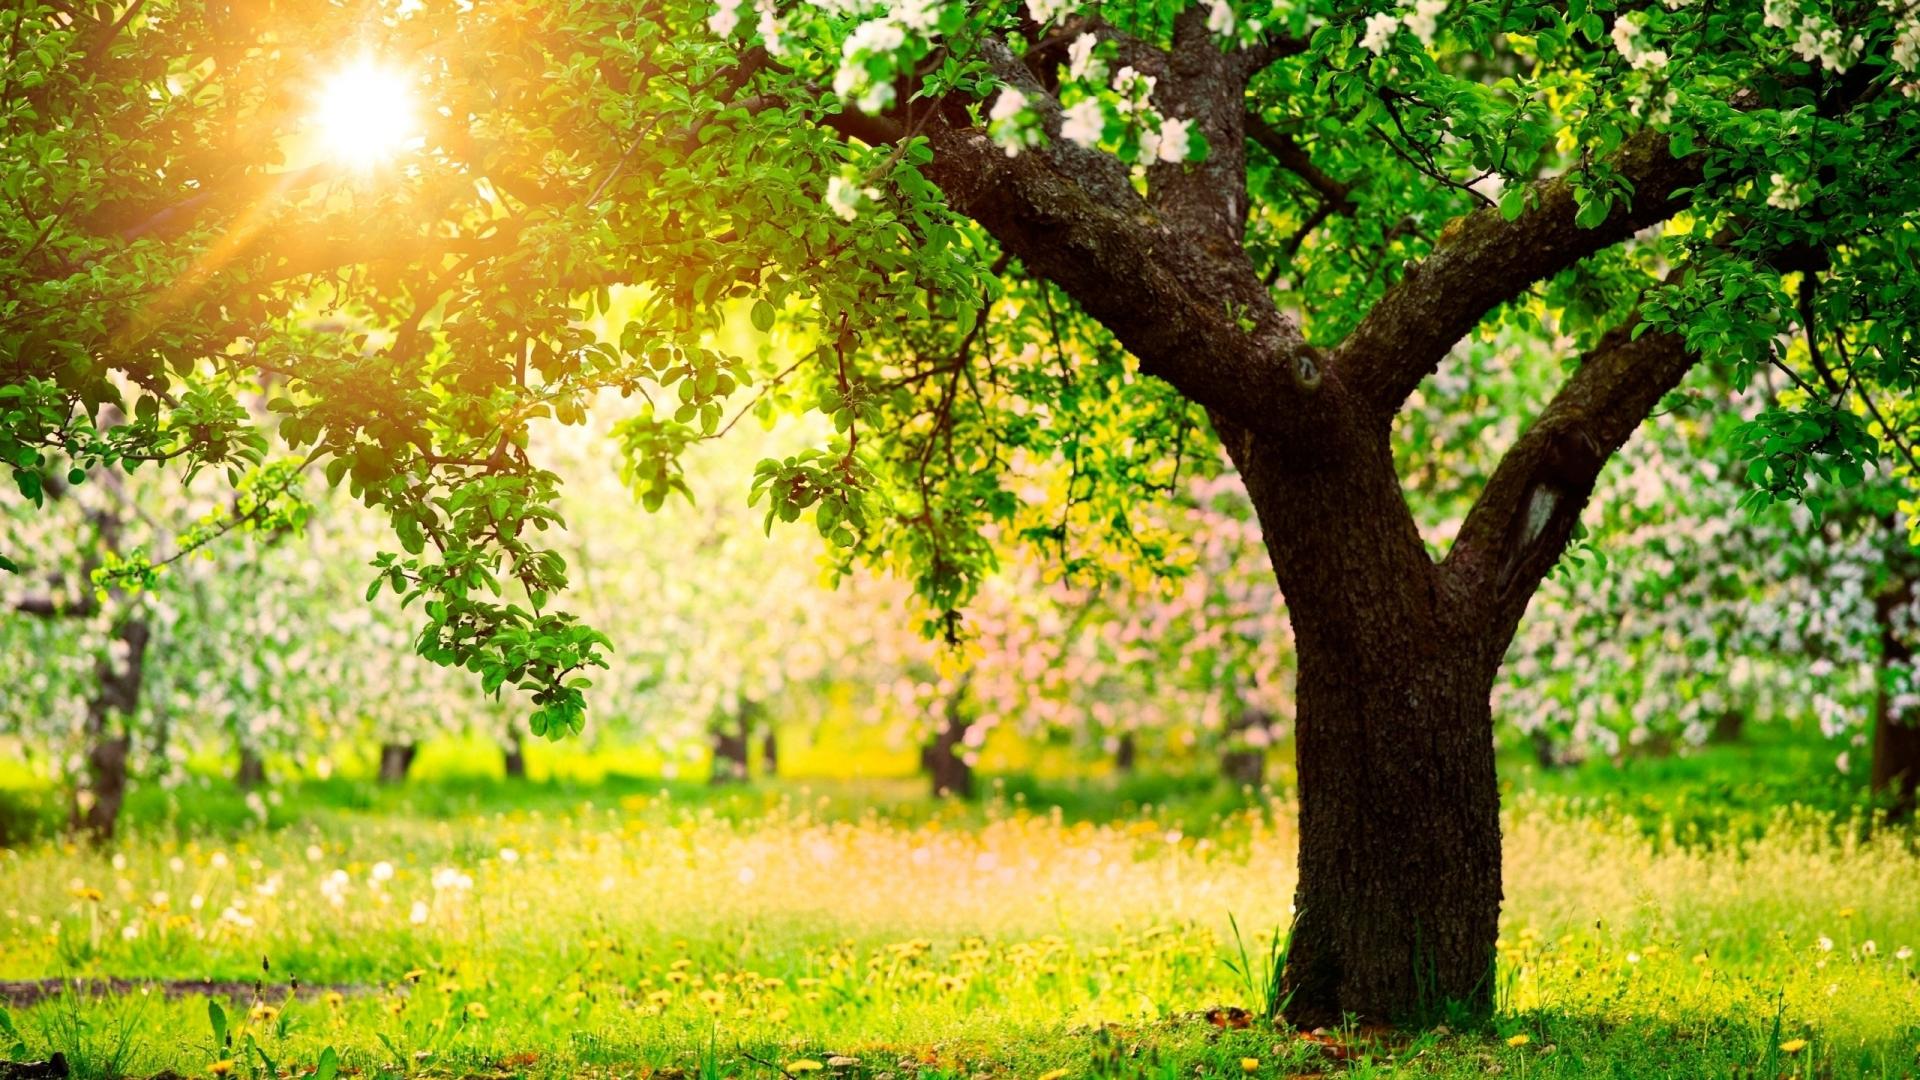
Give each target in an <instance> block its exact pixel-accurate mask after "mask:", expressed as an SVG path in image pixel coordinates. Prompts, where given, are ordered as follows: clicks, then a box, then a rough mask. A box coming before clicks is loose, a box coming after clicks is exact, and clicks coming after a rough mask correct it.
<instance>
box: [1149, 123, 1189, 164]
mask: <svg viewBox="0 0 1920 1080" xmlns="http://www.w3.org/2000/svg"><path fill="white" fill-rule="evenodd" d="M1192 127H1193V121H1191V120H1176V119H1174V118H1173V117H1171V116H1169V117H1167V118H1166V119H1165V120H1163V121H1161V122H1160V144H1159V146H1158V147H1157V151H1158V154H1159V157H1160V160H1161V161H1167V162H1180V161H1185V160H1187V154H1188V153H1189V151H1190V150H1191V149H1192V146H1191V140H1190V137H1189V130H1190V129H1191V128H1192Z"/></svg>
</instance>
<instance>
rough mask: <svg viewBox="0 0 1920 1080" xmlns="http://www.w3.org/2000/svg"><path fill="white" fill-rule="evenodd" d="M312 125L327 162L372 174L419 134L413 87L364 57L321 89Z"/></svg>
mask: <svg viewBox="0 0 1920 1080" xmlns="http://www.w3.org/2000/svg"><path fill="white" fill-rule="evenodd" d="M313 125H314V128H315V130H316V131H317V132H318V133H319V137H320V141H321V143H322V145H323V146H324V147H325V148H326V152H327V155H328V156H329V157H331V158H333V159H334V160H335V161H338V162H340V163H341V164H343V165H346V166H348V167H350V168H354V169H370V168H372V167H374V166H375V165H379V164H381V163H383V162H386V161H389V160H391V159H392V158H393V157H394V155H396V154H398V153H399V152H400V151H402V150H404V149H406V147H407V145H408V144H409V143H411V142H413V141H414V140H415V138H416V137H417V136H418V135H419V131H418V128H417V125H416V119H415V103H414V96H413V87H412V86H411V85H410V84H409V82H408V80H407V77H406V76H405V75H404V74H402V73H401V72H399V71H397V70H395V69H394V68H392V67H388V66H385V65H383V64H380V63H379V62H377V61H375V60H372V59H370V58H366V57H363V58H361V59H359V60H356V61H354V62H353V63H352V64H350V65H348V66H347V67H344V68H341V69H340V70H339V71H336V72H335V73H333V74H332V75H331V76H329V77H328V78H327V80H326V82H325V83H323V84H322V85H321V87H320V93H319V95H318V96H317V97H316V98H315V101H314V112H313Z"/></svg>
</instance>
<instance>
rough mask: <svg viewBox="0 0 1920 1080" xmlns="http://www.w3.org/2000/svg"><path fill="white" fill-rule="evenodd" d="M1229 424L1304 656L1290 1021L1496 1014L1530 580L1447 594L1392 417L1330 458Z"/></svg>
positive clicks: (1288, 977) (1315, 1023) (1297, 731)
mask: <svg viewBox="0 0 1920 1080" xmlns="http://www.w3.org/2000/svg"><path fill="white" fill-rule="evenodd" d="M1223 436H1224V438H1225V439H1226V441H1227V445H1228V447H1229V449H1231V450H1233V452H1234V456H1235V460H1236V462H1237V463H1238V464H1239V465H1240V471H1241V475H1242V476H1243V477H1244V478H1245V480H1246V483H1247V489H1248V494H1249V495H1250V496H1251V497H1252V499H1253V503H1254V507H1255V509H1256V510H1257V511H1258V512H1259V516H1260V523H1261V527H1262V530H1263V534H1264V536H1265V541H1266V544H1267V548H1268V552H1269V554H1270V555H1271V556H1272V560H1273V564H1274V570H1275V574H1276V576H1277V578H1278V580H1279V584H1280V588H1281V592H1282V594H1283V595H1284V597H1285V599H1286V604H1287V613H1288V617H1289V619H1290V620H1291V622H1292V623H1293V628H1294V639H1295V649H1296V653H1297V656H1298V659H1299V674H1298V677H1297V684H1296V691H1295V706H1296V717H1295V724H1294V740H1295V742H1294V745H1295V761H1296V767H1297V771H1298V777H1299V801H1300V857H1299V858H1300V874H1299V884H1298V886H1297V890H1296V892H1295V895H1294V918H1295V924H1294V931H1293V938H1292V943H1291V949H1290V952H1289V954H1288V962H1287V968H1286V971H1285V973H1284V976H1283V982H1284V986H1285V989H1286V992H1287V993H1288V994H1290V995H1291V996H1290V998H1289V1000H1288V1005H1287V1010H1286V1014H1287V1019H1288V1020H1290V1021H1292V1022H1293V1023H1295V1024H1297V1025H1300V1026H1303V1027H1309V1028H1311V1027H1322V1026H1332V1025H1337V1024H1340V1023H1342V1022H1344V1021H1345V1020H1347V1019H1348V1018H1349V1017H1356V1018H1359V1019H1361V1020H1365V1021H1387V1022H1408V1021H1412V1022H1423V1021H1431V1020H1432V1019H1434V1018H1436V1017H1463V1018H1470V1017H1479V1016H1485V1015H1487V1014H1488V1013H1490V1012H1491V1010H1492V1004H1493V990H1494V980H1493V976H1494V941H1495V938H1496V937H1497V936H1498V928H1499V919H1500V793H1499V787H1498V785H1497V783H1496V781H1495V776H1494V744H1493V717H1492V709H1491V705H1490V695H1491V692H1492V688H1493V679H1494V675H1495V673H1496V672H1497V671H1498V669H1499V663H1500V658H1501V656H1502V654H1503V653H1504V652H1505V649H1506V644H1507V642H1508V641H1509V640H1510V639H1511V636H1512V633H1513V628H1514V625H1515V624H1517V622H1518V619H1519V613H1520V611H1522V610H1524V607H1525V596H1524V595H1520V596H1517V597H1516V596H1515V595H1513V594H1512V593H1511V592H1501V593H1497V594H1495V595H1496V596H1497V597H1498V598H1499V599H1500V603H1501V604H1502V605H1504V606H1496V605H1494V604H1493V603H1474V602H1473V599H1474V598H1473V595H1472V594H1471V593H1469V592H1467V591H1466V590H1464V589H1463V590H1461V591H1460V593H1459V594H1457V595H1451V596H1450V595H1448V594H1447V592H1446V589H1447V587H1448V586H1447V580H1446V578H1445V576H1444V575H1443V574H1442V573H1441V571H1440V568H1439V567H1437V566H1436V565H1435V563H1434V562H1433V561H1432V559H1431V558H1430V557H1429V556H1428V555H1427V551H1426V547H1425V542H1424V541H1423V540H1422V539H1421V537H1420V534H1419V531H1418V529H1417V528H1415V526H1414V523H1413V520H1412V518H1411V516H1410V515H1409V514H1408V513H1407V512H1406V509H1405V503H1404V501H1403V499H1402V498H1401V495H1400V490H1399V482H1398V479H1397V477H1396V476H1395V474H1394V472H1393V467H1392V459H1391V452H1390V450H1389V449H1388V447H1387V445H1386V441H1385V435H1384V431H1381V432H1379V433H1376V434H1374V435H1371V436H1369V438H1368V439H1367V440H1366V441H1365V442H1359V443H1357V444H1355V445H1349V446H1345V447H1333V448H1329V451H1328V457H1329V460H1328V461H1327V462H1326V463H1325V465H1324V467H1322V468H1319V469H1306V470H1296V469H1288V470H1285V471H1282V470H1280V469H1277V468H1271V467H1269V463H1268V460H1267V459H1266V457H1265V455H1263V454H1261V453H1260V452H1259V448H1258V447H1257V445H1255V444H1252V443H1251V441H1250V440H1246V439H1245V437H1244V436H1237V435H1236V434H1235V433H1234V432H1233V430H1232V429H1231V428H1230V427H1229V428H1228V429H1227V430H1226V431H1224V432H1223ZM1561 527H1562V528H1563V529H1564V530H1566V531H1570V530H1571V524H1570V523H1561ZM1540 569H1541V572H1542V573H1544V567H1541V568H1540ZM1490 576H1491V575H1489V577H1490ZM1491 591H1492V590H1489V592H1491ZM1530 592H1531V587H1530V586H1529V587H1528V589H1527V594H1529V595H1530Z"/></svg>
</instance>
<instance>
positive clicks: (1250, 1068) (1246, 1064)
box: [1240, 1058, 1260, 1073]
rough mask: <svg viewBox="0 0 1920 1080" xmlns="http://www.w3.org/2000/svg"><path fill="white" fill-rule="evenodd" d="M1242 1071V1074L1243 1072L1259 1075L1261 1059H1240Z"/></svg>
mask: <svg viewBox="0 0 1920 1080" xmlns="http://www.w3.org/2000/svg"><path fill="white" fill-rule="evenodd" d="M1240 1071H1241V1072H1243V1073H1257V1072H1259V1071H1260V1059H1259V1058H1241V1059H1240Z"/></svg>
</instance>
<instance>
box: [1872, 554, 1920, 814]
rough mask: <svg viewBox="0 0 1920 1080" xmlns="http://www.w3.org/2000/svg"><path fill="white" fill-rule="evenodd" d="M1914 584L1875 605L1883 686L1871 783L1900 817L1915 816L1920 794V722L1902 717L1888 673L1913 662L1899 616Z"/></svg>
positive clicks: (1876, 700)
mask: <svg viewBox="0 0 1920 1080" xmlns="http://www.w3.org/2000/svg"><path fill="white" fill-rule="evenodd" d="M1913 589H1914V583H1913V582H1912V581H1910V580H1909V581H1902V582H1900V583H1899V585H1898V587H1897V588H1895V589H1893V590H1892V591H1890V592H1888V593H1885V594H1883V595H1881V596H1880V597H1879V598H1878V599H1877V600H1876V601H1875V603H1874V614H1875V615H1876V616H1877V618H1878V621H1879V624H1880V663H1879V670H1878V671H1877V672H1875V675H1876V676H1877V678H1876V682H1877V684H1878V686H1877V689H1876V691H1875V693H1874V702H1873V764H1872V766H1871V768H1870V770H1869V782H1870V783H1871V784H1872V785H1873V790H1875V791H1878V792H1884V793H1888V794H1890V795H1891V796H1892V798H1893V807H1894V812H1895V813H1896V814H1898V815H1906V814H1909V813H1912V812H1913V809H1914V803H1915V792H1916V790H1920V723H1916V722H1915V720H1914V718H1912V717H1907V716H1901V715H1899V714H1898V711H1897V710H1896V709H1895V708H1894V706H1893V695H1892V694H1890V693H1888V687H1887V681H1888V680H1887V669H1888V668H1890V667H1892V666H1893V665H1896V664H1898V665H1903V666H1904V665H1908V664H1911V663H1912V662H1913V649H1912V647H1911V646H1909V645H1908V644H1907V642H1906V640H1905V639H1904V638H1903V637H1902V635H1901V634H1900V632H1899V630H1900V628H1899V625H1898V620H1897V619H1896V617H1895V615H1896V613H1897V612H1898V611H1900V609H1902V608H1905V607H1908V606H1909V605H1911V604H1912V603H1913Z"/></svg>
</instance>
